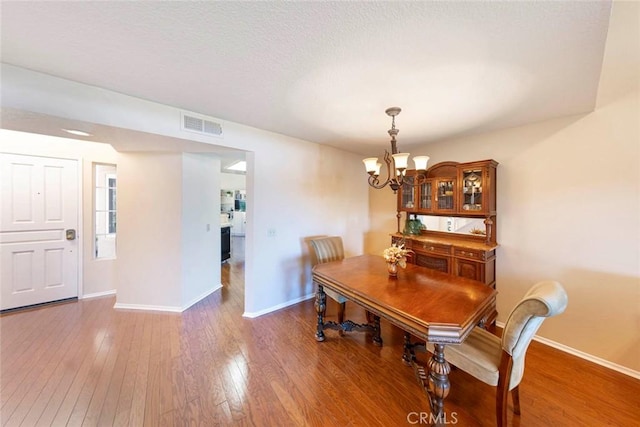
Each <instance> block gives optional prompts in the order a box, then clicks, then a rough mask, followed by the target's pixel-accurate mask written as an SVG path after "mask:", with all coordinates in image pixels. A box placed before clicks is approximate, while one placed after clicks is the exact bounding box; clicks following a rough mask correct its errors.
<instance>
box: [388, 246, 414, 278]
mask: <svg viewBox="0 0 640 427" xmlns="http://www.w3.org/2000/svg"><path fill="white" fill-rule="evenodd" d="M410 252H411V251H410V250H409V249H405V248H404V244H401V245H396V244H395V243H394V244H392V245H391V246H390V247H388V248H387V249H385V250H384V252H383V253H382V256H383V257H384V260H385V261H387V269H388V271H389V276H391V277H396V276H397V275H398V266H400V267H402V268H405V267H406V266H407V255H408V254H409V253H410Z"/></svg>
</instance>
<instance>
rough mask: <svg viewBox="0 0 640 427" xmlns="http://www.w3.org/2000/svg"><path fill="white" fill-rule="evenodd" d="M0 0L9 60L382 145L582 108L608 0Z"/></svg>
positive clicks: (239, 117) (274, 124) (253, 121)
mask: <svg viewBox="0 0 640 427" xmlns="http://www.w3.org/2000/svg"><path fill="white" fill-rule="evenodd" d="M1 6H2V9H1V19H2V22H1V23H2V30H1V33H0V36H1V41H2V62H4V63H7V64H12V65H15V66H19V67H23V68H27V69H31V70H35V71H39V72H43V73H47V74H51V75H55V76H59V77H62V78H66V79H69V80H73V81H77V82H81V83H85V84H90V85H94V86H98V87H101V88H105V89H109V90H113V91H116V92H120V93H124V94H128V95H133V96H136V97H139V98H143V99H147V100H151V101H156V102H159V103H162V104H167V105H171V106H174V107H178V108H182V109H186V110H189V111H193V112H196V113H200V114H204V115H207V116H211V117H214V118H220V119H224V120H229V121H233V122H237V123H242V124H247V125H250V126H254V127H257V128H261V129H266V130H270V131H274V132H278V133H282V134H285V135H290V136H294V137H298V138H302V139H305V140H309V141H313V142H318V143H323V144H330V145H334V146H337V147H341V148H344V149H347V150H349V151H354V152H359V153H362V154H378V151H379V150H380V149H381V148H387V147H388V140H389V138H388V136H387V134H386V131H387V129H388V128H389V126H390V119H389V118H388V117H387V116H386V115H385V114H384V110H385V109H386V108H387V107H390V106H399V107H401V108H402V109H403V111H402V113H401V114H400V116H398V118H397V121H396V124H397V127H398V128H399V129H400V134H399V135H398V144H399V147H400V148H401V149H402V148H406V149H409V148H410V147H411V146H412V145H416V144H424V143H427V142H432V141H435V140H441V139H446V138H450V137H454V136H459V135H469V134H473V133H479V132H485V131H488V130H493V129H499V128H504V127H511V126H517V125H521V124H525V123H531V122H536V121H540V120H545V119H550V118H555V117H560V116H565V115H572V114H580V113H586V112H589V111H592V110H593V109H594V106H595V100H596V94H597V87H598V82H599V77H600V69H601V66H602V61H603V54H604V45H605V40H606V36H607V28H608V22H609V14H610V8H611V2H610V1H608V0H597V1H506V2H498V1H475V2H454V1H438V2H435V1H434V2H415V1H412V2H399V1H391V2H285V1H262V2H239V1H237V2H236V1H230V2H218V1H202V2H187V1H180V2H156V1H152V2H141V1H139V2H71V1H69V2H58V1H50V2H31V1H27V2H22V1H16V2H13V1H2V5H1Z"/></svg>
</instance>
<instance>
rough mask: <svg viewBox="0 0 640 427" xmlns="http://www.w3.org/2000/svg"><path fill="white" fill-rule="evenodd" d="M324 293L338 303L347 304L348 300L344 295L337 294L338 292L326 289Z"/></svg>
mask: <svg viewBox="0 0 640 427" xmlns="http://www.w3.org/2000/svg"><path fill="white" fill-rule="evenodd" d="M324 293H325V294H327V296H329V297H331V298H333V299H334V300H336V301H338V302H339V303H340V304H342V303H343V302H347V299H346V298H345V297H343V296H342V295H340V294H339V293H337V292H336V291H332V290H331V289H327V288H325V289H324Z"/></svg>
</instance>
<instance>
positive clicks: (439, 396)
mask: <svg viewBox="0 0 640 427" xmlns="http://www.w3.org/2000/svg"><path fill="white" fill-rule="evenodd" d="M433 346H434V351H433V355H432V357H431V359H430V360H429V363H428V365H427V366H428V368H429V380H428V384H429V386H428V390H427V391H428V393H429V403H430V404H431V412H432V413H433V414H434V415H435V417H436V419H437V420H444V419H446V418H445V414H444V399H445V398H446V397H447V395H448V394H449V388H450V383H449V373H451V366H450V365H449V362H447V361H446V360H445V358H444V344H434V345H433Z"/></svg>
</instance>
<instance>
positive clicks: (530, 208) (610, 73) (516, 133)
mask: <svg viewBox="0 0 640 427" xmlns="http://www.w3.org/2000/svg"><path fill="white" fill-rule="evenodd" d="M639 16H640V4H638V3H630V2H625V3H619V2H616V3H615V4H614V10H613V15H612V18H611V30H610V32H609V38H608V41H607V47H606V56H605V62H604V66H603V70H602V76H601V83H600V90H599V96H598V104H597V108H596V110H595V111H594V112H592V113H589V114H585V115H583V116H575V117H567V118H563V119H558V120H552V121H546V122H543V123H538V124H535V125H530V126H522V127H518V128H513V129H508V130H504V131H500V132H492V133H488V134H484V135H479V136H474V137H468V138H460V139H454V140H449V141H444V142H441V143H436V144H430V145H425V146H423V147H419V148H416V149H412V150H411V151H412V153H413V154H418V153H421V154H427V155H429V156H431V157H432V162H431V163H430V164H435V163H437V162H439V161H445V160H454V161H459V162H464V161H472V160H481V159H488V158H493V159H496V160H497V161H498V162H500V165H499V166H498V219H499V220H498V242H499V243H500V247H499V249H498V253H497V256H498V258H497V288H498V291H499V295H498V311H499V313H500V315H499V320H500V321H505V320H506V316H507V314H508V313H509V310H510V309H511V308H512V307H513V306H514V305H515V304H516V302H517V301H518V300H519V298H521V297H522V295H523V294H524V293H525V291H526V290H527V288H528V287H529V286H531V285H532V284H533V283H535V282H537V281H539V280H544V279H548V278H549V279H556V280H559V281H560V282H562V283H563V284H564V285H565V287H566V289H567V292H568V294H569V306H568V308H567V310H566V312H565V313H564V314H563V315H562V316H559V317H557V318H554V319H551V320H549V321H547V322H545V323H544V324H543V327H542V328H541V330H540V332H539V335H540V336H542V337H545V338H548V339H550V340H553V341H555V342H557V343H559V344H561V345H564V346H568V347H569V348H571V349H575V350H578V351H580V352H584V353H587V354H589V355H591V356H595V357H597V358H601V359H604V360H606V361H608V362H612V363H614V364H617V365H620V366H621V367H625V368H628V369H631V370H634V371H636V372H637V371H640V243H639V242H640V125H639V123H640V122H639V120H640V103H639V101H638V100H639V97H640V94H639V79H640V77H639V76H640V66H639V64H640V27H639V25H638V18H639ZM387 193H390V191H389V190H384V191H379V190H378V191H371V192H370V194H371V202H370V203H371V209H372V211H371V218H372V221H374V220H375V221H376V223H375V224H374V226H377V225H378V224H381V225H383V226H385V227H387V229H388V228H390V227H391V226H392V224H391V223H392V221H391V220H389V218H391V219H393V218H394V215H395V211H394V210H393V208H390V206H392V205H393V204H394V203H395V201H394V200H391V196H389V194H387ZM393 226H395V223H393ZM387 243H388V239H383V238H382V237H380V239H373V240H372V242H371V244H370V245H368V246H367V248H366V250H367V251H368V252H377V251H380V250H381V248H384V245H385V244H387Z"/></svg>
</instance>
